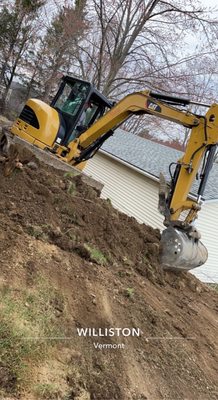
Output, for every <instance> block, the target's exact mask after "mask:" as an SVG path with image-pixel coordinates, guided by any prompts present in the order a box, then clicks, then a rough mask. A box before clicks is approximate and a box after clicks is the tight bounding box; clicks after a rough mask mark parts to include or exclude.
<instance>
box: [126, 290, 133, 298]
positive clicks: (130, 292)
mask: <svg viewBox="0 0 218 400" xmlns="http://www.w3.org/2000/svg"><path fill="white" fill-rule="evenodd" d="M125 295H126V296H127V297H130V298H132V297H133V296H134V289H133V288H127V289H126V290H125Z"/></svg>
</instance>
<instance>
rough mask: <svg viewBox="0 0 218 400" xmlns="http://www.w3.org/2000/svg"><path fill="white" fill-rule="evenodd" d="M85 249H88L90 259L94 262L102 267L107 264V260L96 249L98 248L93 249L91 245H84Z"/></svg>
mask: <svg viewBox="0 0 218 400" xmlns="http://www.w3.org/2000/svg"><path fill="white" fill-rule="evenodd" d="M84 247H85V248H86V250H88V252H89V254H90V259H91V260H92V261H94V262H96V263H97V264H100V265H106V264H107V258H106V257H105V255H104V254H103V253H102V252H101V251H100V250H98V249H96V247H93V246H91V245H90V244H84Z"/></svg>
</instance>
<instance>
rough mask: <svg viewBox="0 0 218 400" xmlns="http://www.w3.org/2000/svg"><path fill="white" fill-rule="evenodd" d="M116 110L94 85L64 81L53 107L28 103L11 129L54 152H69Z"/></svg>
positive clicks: (64, 79)
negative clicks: (80, 137)
mask: <svg viewBox="0 0 218 400" xmlns="http://www.w3.org/2000/svg"><path fill="white" fill-rule="evenodd" d="M112 106H113V103H112V102H111V101H109V100H108V99H107V98H106V97H105V96H104V95H103V94H101V93H100V92H99V91H98V90H97V89H96V88H95V87H94V86H93V85H92V84H91V83H89V82H86V81H83V80H81V79H77V78H74V77H71V76H68V75H66V76H64V77H63V78H62V81H61V84H60V87H59V89H58V91H57V93H56V95H55V96H54V98H53V100H52V101H51V103H50V105H48V104H46V103H45V102H43V101H41V100H39V99H29V100H28V101H27V103H26V104H25V106H24V108H23V110H22V111H21V114H20V115H19V117H18V118H17V120H16V121H15V123H14V125H13V126H12V129H11V132H12V134H14V135H17V136H19V137H20V138H22V139H24V140H26V141H28V142H30V143H32V144H34V145H36V146H37V147H40V148H42V149H47V150H50V151H52V152H56V149H57V148H58V147H61V148H66V149H67V147H68V144H69V143H70V142H72V141H73V140H74V139H76V138H78V137H79V136H80V135H81V134H82V133H83V132H84V131H86V130H87V129H88V128H89V127H90V126H91V125H93V124H94V123H95V122H96V121H97V120H98V119H99V118H100V117H101V116H102V115H103V114H104V113H105V111H108V110H109V109H110V108H111V107H112Z"/></svg>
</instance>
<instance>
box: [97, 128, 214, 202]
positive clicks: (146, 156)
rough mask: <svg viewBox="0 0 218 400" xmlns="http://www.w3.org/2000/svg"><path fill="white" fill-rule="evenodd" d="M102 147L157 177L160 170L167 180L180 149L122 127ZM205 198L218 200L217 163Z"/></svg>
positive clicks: (180, 153)
mask: <svg viewBox="0 0 218 400" xmlns="http://www.w3.org/2000/svg"><path fill="white" fill-rule="evenodd" d="M102 149H103V150H104V151H106V152H107V153H110V154H112V155H113V156H115V157H117V158H119V159H121V160H123V161H125V162H127V163H129V164H131V165H133V166H135V167H137V168H139V169H141V170H143V171H145V172H147V173H149V174H151V175H154V176H156V177H159V175H160V172H162V173H163V174H164V176H165V177H166V178H167V179H168V180H169V179H170V175H169V164H170V163H172V162H176V161H177V160H178V159H179V158H180V157H181V155H182V154H183V153H182V152H181V151H178V150H175V149H172V148H171V147H167V146H164V145H162V144H159V143H155V142H152V141H150V140H147V139H144V138H141V137H138V136H136V135H133V134H131V133H129V132H125V131H123V130H122V129H117V130H116V132H115V134H114V135H113V136H112V137H111V138H110V139H108V140H107V141H106V142H105V143H104V145H103V146H102ZM197 187H198V185H197V182H196V183H195V184H194V185H193V189H192V193H194V194H195V193H196V192H197ZM204 198H205V200H211V199H217V200H218V164H216V163H215V164H214V166H213V169H212V171H211V172H210V176H209V179H208V182H207V185H206V189H205V193H204Z"/></svg>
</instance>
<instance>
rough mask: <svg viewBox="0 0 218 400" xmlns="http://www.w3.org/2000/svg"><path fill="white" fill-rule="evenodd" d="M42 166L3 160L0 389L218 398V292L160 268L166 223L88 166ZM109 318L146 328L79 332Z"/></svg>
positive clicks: (175, 399)
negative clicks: (103, 188)
mask: <svg viewBox="0 0 218 400" xmlns="http://www.w3.org/2000/svg"><path fill="white" fill-rule="evenodd" d="M34 167H35V165H30V166H28V165H26V166H25V167H24V169H23V171H20V170H15V172H14V173H13V174H12V175H11V176H9V177H4V176H3V175H2V166H0V193H1V195H0V253H1V257H0V266H1V269H0V291H1V305H0V318H1V325H0V399H4V400H6V399H8V400H9V399H11V400H15V399H20V400H36V399H60V400H67V399H74V400H115V399H117V400H145V399H149V400H159V399H167V400H179V399H181V400H196V399H198V400H206V399H217V398H218V387H217V376H218V343H217V325H218V323H217V311H218V303H217V300H218V293H217V292H216V291H215V290H212V289H210V288H208V287H207V286H206V285H203V284H202V283H200V282H199V281H198V280H197V279H196V278H195V277H193V276H192V275H191V274H189V273H188V274H186V273H182V274H181V275H179V276H177V275H176V274H173V273H166V272H161V269H160V267H159V264H158V249H159V238H160V237H159V232H158V231H156V230H153V229H152V228H150V227H148V226H145V225H144V224H142V225H140V224H138V223H137V222H136V220H135V219H134V218H130V217H128V216H126V215H124V214H122V213H119V212H118V211H116V210H115V209H113V208H112V206H111V204H110V202H108V201H104V200H101V199H100V198H99V196H98V193H97V191H96V190H94V189H93V188H91V187H89V186H87V185H85V184H84V183H83V181H82V179H81V177H80V176H77V177H71V176H70V175H69V174H65V175H64V173H63V172H60V171H56V170H54V169H51V168H50V167H47V166H43V165H40V166H38V167H37V168H36V169H34ZM110 327H115V328H140V330H141V335H140V337H123V336H119V337H117V336H111V337H79V336H78V334H77V328H96V329H98V328H103V329H104V328H110ZM96 343H100V344H113V345H114V348H112V349H111V348H104V349H99V348H98V349H96V348H95V345H96ZM117 344H123V345H124V348H115V347H116V345H117Z"/></svg>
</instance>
